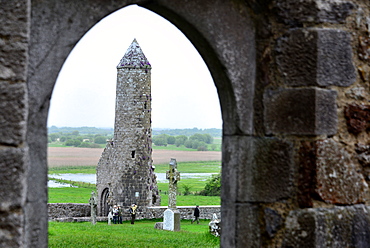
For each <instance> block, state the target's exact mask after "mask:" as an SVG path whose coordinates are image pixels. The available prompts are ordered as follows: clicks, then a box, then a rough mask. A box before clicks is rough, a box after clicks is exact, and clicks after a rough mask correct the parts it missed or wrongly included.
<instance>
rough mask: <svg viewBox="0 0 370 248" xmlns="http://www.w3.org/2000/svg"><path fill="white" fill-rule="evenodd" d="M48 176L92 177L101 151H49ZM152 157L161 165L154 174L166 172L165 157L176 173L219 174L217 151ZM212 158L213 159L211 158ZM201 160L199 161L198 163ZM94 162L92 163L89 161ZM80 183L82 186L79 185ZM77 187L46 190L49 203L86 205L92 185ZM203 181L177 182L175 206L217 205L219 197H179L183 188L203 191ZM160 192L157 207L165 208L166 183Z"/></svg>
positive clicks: (219, 157)
mask: <svg viewBox="0 0 370 248" xmlns="http://www.w3.org/2000/svg"><path fill="white" fill-rule="evenodd" d="M48 151H49V157H48V160H49V174H63V173H85V174H95V173H96V166H97V162H98V160H99V157H100V155H101V152H102V149H99V148H72V147H67V148H58V147H51V148H49V150H48ZM153 156H154V157H155V156H156V157H155V158H156V159H157V161H162V163H158V164H156V169H155V171H156V172H157V173H165V172H166V171H167V170H168V162H169V158H171V157H175V158H176V159H177V162H178V170H179V171H180V173H181V172H182V173H219V172H220V171H221V162H220V160H221V153H220V152H198V151H197V152H194V151H168V150H160V151H154V152H153ZM215 158H216V159H215ZM196 159H198V160H196ZM201 160H203V161H201ZM94 161H95V162H96V163H95V164H94V163H93V162H94ZM81 184H82V183H81ZM81 184H80V185H79V187H78V188H73V187H65V188H49V202H50V203H87V202H88V199H89V198H90V193H91V190H92V189H93V188H94V186H93V185H87V184H83V185H81ZM205 184H206V181H205V180H204V179H199V178H190V179H181V180H180V181H179V183H178V191H179V192H180V195H178V198H177V201H178V206H188V205H195V204H199V205H219V204H220V197H209V196H194V195H188V196H184V195H182V194H183V192H184V191H185V187H189V188H190V189H189V191H190V192H199V191H201V190H203V189H204V186H205ZM158 189H159V190H160V191H161V199H162V200H161V205H162V206H167V204H168V196H167V195H166V193H167V191H168V183H158Z"/></svg>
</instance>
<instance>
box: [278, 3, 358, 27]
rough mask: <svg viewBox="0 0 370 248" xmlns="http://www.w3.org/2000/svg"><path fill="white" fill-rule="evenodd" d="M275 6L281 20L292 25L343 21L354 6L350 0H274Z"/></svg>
mask: <svg viewBox="0 0 370 248" xmlns="http://www.w3.org/2000/svg"><path fill="white" fill-rule="evenodd" d="M275 6H276V8H277V9H278V15H279V16H280V18H281V21H283V22H285V23H286V24H288V25H292V26H299V25H302V23H315V22H316V23H323V22H328V23H340V22H344V21H345V20H346V18H347V17H348V16H349V15H350V14H351V12H352V10H353V9H354V8H355V7H356V6H355V4H354V3H353V2H352V1H342V0H341V1H336V0H326V1H322V0H276V1H275Z"/></svg>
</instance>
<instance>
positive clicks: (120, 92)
mask: <svg viewBox="0 0 370 248" xmlns="http://www.w3.org/2000/svg"><path fill="white" fill-rule="evenodd" d="M151 100H152V99H151V65H150V63H149V61H148V60H147V58H146V57H145V55H144V53H143V51H142V50H141V48H140V46H139V44H138V43H137V41H136V39H135V40H134V41H133V42H132V43H131V45H130V47H129V48H128V49H127V52H126V54H125V55H124V56H123V58H122V59H121V61H120V62H119V64H118V66H117V86H116V113H115V125H114V137H113V139H112V140H110V141H108V142H107V146H106V148H105V149H104V151H103V154H102V156H101V158H100V160H99V163H98V167H97V190H98V196H99V198H98V200H99V202H98V205H99V213H100V214H101V215H106V214H107V211H108V209H109V206H110V205H114V204H117V205H121V206H129V205H131V204H132V203H136V204H137V205H139V206H157V205H159V204H160V197H159V193H158V187H157V182H156V176H155V174H154V166H153V160H152V129H151Z"/></svg>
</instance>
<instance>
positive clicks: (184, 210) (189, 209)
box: [145, 205, 221, 220]
mask: <svg viewBox="0 0 370 248" xmlns="http://www.w3.org/2000/svg"><path fill="white" fill-rule="evenodd" d="M194 208H195V206H180V207H177V209H178V210H179V211H180V216H181V219H182V220H184V219H185V220H190V219H192V218H193V213H194ZM166 209H167V207H148V208H147V213H146V214H145V216H146V218H145V219H159V218H163V212H164V211H165V210H166ZM199 210H200V216H199V218H200V219H212V216H213V214H214V213H215V214H217V217H218V218H219V219H221V206H219V205H218V206H199Z"/></svg>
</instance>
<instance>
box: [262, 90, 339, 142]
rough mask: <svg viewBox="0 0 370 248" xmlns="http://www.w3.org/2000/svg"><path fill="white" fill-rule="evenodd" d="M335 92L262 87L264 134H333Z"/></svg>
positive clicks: (335, 119) (334, 128) (335, 118)
mask: <svg viewBox="0 0 370 248" xmlns="http://www.w3.org/2000/svg"><path fill="white" fill-rule="evenodd" d="M336 96H337V93H336V91H333V90H324V89H319V88H306V89H277V90H266V91H265V94H264V100H263V101H264V118H265V129H266V133H267V134H282V133H283V134H293V135H321V134H326V135H333V134H335V133H336V131H337V122H338V120H337V119H338V117H337V109H336V102H335V100H336Z"/></svg>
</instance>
